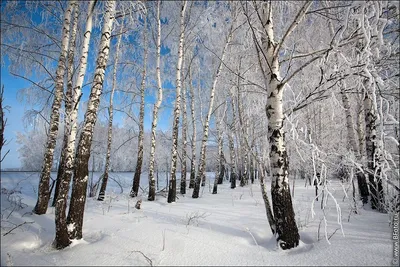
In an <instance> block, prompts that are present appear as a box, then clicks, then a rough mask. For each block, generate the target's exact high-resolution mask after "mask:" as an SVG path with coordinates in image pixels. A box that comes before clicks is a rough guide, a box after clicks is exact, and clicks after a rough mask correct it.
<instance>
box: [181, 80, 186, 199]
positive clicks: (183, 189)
mask: <svg viewBox="0 0 400 267" xmlns="http://www.w3.org/2000/svg"><path fill="white" fill-rule="evenodd" d="M186 149H187V111H186V86H183V87H182V164H181V186H180V188H181V194H182V195H184V194H186V166H187V164H186V158H187V152H186Z"/></svg>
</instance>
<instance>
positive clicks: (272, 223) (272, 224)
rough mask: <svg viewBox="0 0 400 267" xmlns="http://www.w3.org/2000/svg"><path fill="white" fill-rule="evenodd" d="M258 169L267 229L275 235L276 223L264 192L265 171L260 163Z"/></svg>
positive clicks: (265, 191)
mask: <svg viewBox="0 0 400 267" xmlns="http://www.w3.org/2000/svg"><path fill="white" fill-rule="evenodd" d="M259 168H260V176H259V181H260V186H261V194H262V197H263V200H264V207H265V212H266V214H267V219H268V223H269V227H270V228H271V232H272V234H273V235H275V233H276V222H275V218H274V214H273V213H272V210H271V204H270V202H269V198H268V194H267V190H266V188H265V187H266V185H265V171H264V167H263V165H262V164H261V163H259Z"/></svg>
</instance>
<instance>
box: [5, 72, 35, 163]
mask: <svg viewBox="0 0 400 267" xmlns="http://www.w3.org/2000/svg"><path fill="white" fill-rule="evenodd" d="M1 84H2V85H3V84H4V104H3V105H4V106H8V107H9V109H8V111H6V112H5V117H6V119H7V125H6V128H5V131H4V138H5V139H6V140H7V143H6V146H5V147H3V153H2V154H4V153H5V152H7V151H8V150H10V152H9V153H8V155H7V156H6V157H5V159H4V161H3V162H2V166H1V167H2V168H18V167H20V165H21V164H20V160H19V158H18V152H17V149H18V144H17V143H16V141H17V137H16V136H17V132H23V131H24V126H23V123H22V117H23V115H24V111H25V107H24V105H23V103H20V102H18V100H17V91H18V90H19V89H21V88H24V87H26V86H28V85H29V84H28V82H26V81H24V80H23V79H21V78H17V77H14V76H12V75H11V74H10V73H9V72H8V70H7V68H6V67H2V68H1Z"/></svg>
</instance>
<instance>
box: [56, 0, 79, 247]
mask: <svg viewBox="0 0 400 267" xmlns="http://www.w3.org/2000/svg"><path fill="white" fill-rule="evenodd" d="M78 17H79V4H78V3H75V4H74V20H73V28H72V31H71V40H70V44H69V51H68V72H67V93H66V98H67V99H66V101H65V116H66V119H65V122H66V124H65V128H64V140H63V148H62V149H63V151H62V154H61V160H60V166H59V169H58V174H57V183H56V191H55V193H54V199H53V206H54V207H55V225H56V237H55V240H54V242H53V246H54V247H55V248H56V249H63V248H65V247H67V246H69V244H70V242H71V241H70V240H69V236H68V231H67V217H66V208H67V194H68V190H69V184H70V181H71V180H70V179H68V180H65V160H66V158H65V157H66V154H67V153H66V151H67V148H68V137H69V133H70V127H71V120H70V116H71V112H72V109H73V99H72V97H73V82H72V81H73V70H74V64H73V63H74V54H75V46H76V33H77V28H78Z"/></svg>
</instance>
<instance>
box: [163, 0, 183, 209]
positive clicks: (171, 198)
mask: <svg viewBox="0 0 400 267" xmlns="http://www.w3.org/2000/svg"><path fill="white" fill-rule="evenodd" d="M186 6H187V1H183V3H182V6H181V13H180V18H181V19H180V36H179V48H178V62H177V64H176V91H175V92H176V99H175V107H174V121H173V126H172V151H171V177H170V179H171V180H170V183H169V190H168V200H167V201H168V203H172V202H175V200H176V165H177V159H178V132H179V115H180V107H181V87H182V81H181V75H182V70H181V69H182V62H183V43H184V38H185V11H186Z"/></svg>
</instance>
